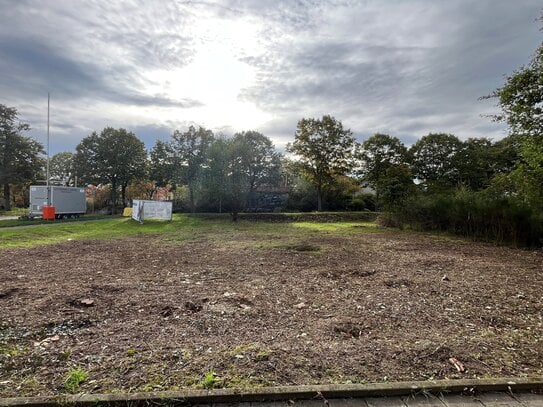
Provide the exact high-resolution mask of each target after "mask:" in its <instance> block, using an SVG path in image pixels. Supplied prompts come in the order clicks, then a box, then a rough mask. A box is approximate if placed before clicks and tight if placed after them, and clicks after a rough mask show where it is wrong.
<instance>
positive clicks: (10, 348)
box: [0, 343, 23, 357]
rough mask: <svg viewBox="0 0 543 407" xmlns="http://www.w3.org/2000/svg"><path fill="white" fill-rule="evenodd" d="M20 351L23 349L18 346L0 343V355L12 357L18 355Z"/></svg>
mask: <svg viewBox="0 0 543 407" xmlns="http://www.w3.org/2000/svg"><path fill="white" fill-rule="evenodd" d="M22 352H23V351H22V350H21V349H20V348H18V347H17V346H16V345H10V344H7V343H0V355H4V356H9V357H13V356H18V355H20V354H21V353H22Z"/></svg>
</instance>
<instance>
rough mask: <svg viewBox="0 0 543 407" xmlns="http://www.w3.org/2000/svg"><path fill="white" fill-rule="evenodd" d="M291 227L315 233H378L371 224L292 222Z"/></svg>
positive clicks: (374, 225) (375, 226)
mask: <svg viewBox="0 0 543 407" xmlns="http://www.w3.org/2000/svg"><path fill="white" fill-rule="evenodd" d="M292 226H293V227H295V228H300V229H308V230H312V231H315V232H325V233H334V232H341V234H342V235H343V234H346V233H360V232H364V233H375V232H380V230H379V229H377V225H376V224H375V223H373V222H326V223H318V222H294V223H292Z"/></svg>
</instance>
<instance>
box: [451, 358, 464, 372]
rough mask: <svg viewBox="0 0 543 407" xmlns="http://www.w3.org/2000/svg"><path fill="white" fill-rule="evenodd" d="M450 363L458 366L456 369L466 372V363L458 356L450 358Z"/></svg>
mask: <svg viewBox="0 0 543 407" xmlns="http://www.w3.org/2000/svg"><path fill="white" fill-rule="evenodd" d="M449 363H450V364H451V365H453V366H454V367H455V368H456V370H458V371H459V372H460V373H462V372H464V370H466V369H465V368H464V364H463V363H462V362H460V361H459V360H458V359H456V358H449Z"/></svg>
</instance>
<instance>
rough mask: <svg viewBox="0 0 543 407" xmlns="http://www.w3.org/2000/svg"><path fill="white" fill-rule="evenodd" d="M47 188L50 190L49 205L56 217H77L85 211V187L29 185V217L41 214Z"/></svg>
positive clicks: (45, 203)
mask: <svg viewBox="0 0 543 407" xmlns="http://www.w3.org/2000/svg"><path fill="white" fill-rule="evenodd" d="M47 188H49V189H50V190H51V201H50V204H51V206H54V207H55V217H56V218H67V217H77V216H79V215H81V214H84V213H85V212H86V211H87V202H86V200H85V188H77V187H62V186H58V185H50V186H49V187H47V186H45V185H32V186H30V217H31V218H33V217H37V216H42V214H43V207H44V206H45V205H47Z"/></svg>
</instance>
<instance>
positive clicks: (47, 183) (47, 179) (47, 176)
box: [45, 92, 51, 205]
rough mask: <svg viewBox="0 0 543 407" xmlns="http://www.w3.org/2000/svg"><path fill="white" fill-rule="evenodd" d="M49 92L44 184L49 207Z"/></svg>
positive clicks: (48, 98)
mask: <svg viewBox="0 0 543 407" xmlns="http://www.w3.org/2000/svg"><path fill="white" fill-rule="evenodd" d="M49 100H50V97H49V92H47V166H46V171H45V173H46V175H45V182H46V185H47V205H51V188H49Z"/></svg>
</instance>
